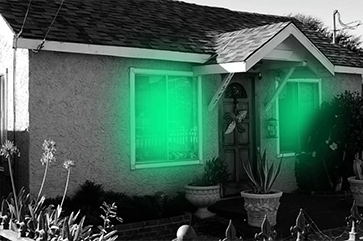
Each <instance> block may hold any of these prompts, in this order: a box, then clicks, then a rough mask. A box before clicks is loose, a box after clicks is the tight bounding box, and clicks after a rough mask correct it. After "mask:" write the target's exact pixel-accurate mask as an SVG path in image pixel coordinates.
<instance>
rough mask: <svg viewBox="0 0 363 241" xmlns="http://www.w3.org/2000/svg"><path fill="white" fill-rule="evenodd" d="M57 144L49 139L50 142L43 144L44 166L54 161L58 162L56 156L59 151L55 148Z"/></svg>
mask: <svg viewBox="0 0 363 241" xmlns="http://www.w3.org/2000/svg"><path fill="white" fill-rule="evenodd" d="M55 146H56V144H55V141H53V140H51V139H49V140H44V142H43V155H42V158H41V159H40V162H41V163H42V165H44V164H47V163H50V162H52V161H54V162H55V161H56V158H55V156H54V154H55V152H56V151H57V149H56V148H55Z"/></svg>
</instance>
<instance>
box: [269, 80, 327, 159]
mask: <svg viewBox="0 0 363 241" xmlns="http://www.w3.org/2000/svg"><path fill="white" fill-rule="evenodd" d="M287 82H295V83H296V82H298V83H312V84H314V83H316V84H318V92H319V107H320V106H321V104H322V90H321V82H322V79H320V78H316V79H313V78H306V79H305V78H298V79H288V80H287ZM287 82H286V83H287ZM278 86H279V82H278V81H275V89H277V87H278ZM284 87H285V86H284ZM275 109H276V112H275V118H276V119H277V120H278V124H277V133H280V120H279V112H280V110H279V98H276V102H275ZM276 151H277V157H278V158H281V157H292V156H296V153H292V152H289V153H281V150H280V135H278V136H277V138H276Z"/></svg>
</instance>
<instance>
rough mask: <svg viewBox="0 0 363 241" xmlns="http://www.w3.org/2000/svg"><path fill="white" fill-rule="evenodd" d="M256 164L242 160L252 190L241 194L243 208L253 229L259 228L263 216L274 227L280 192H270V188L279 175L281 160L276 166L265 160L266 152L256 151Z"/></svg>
mask: <svg viewBox="0 0 363 241" xmlns="http://www.w3.org/2000/svg"><path fill="white" fill-rule="evenodd" d="M257 153H258V154H257V160H256V162H254V161H252V160H251V161H250V160H242V163H243V168H244V169H245V171H246V173H247V176H248V178H249V180H250V181H251V183H252V185H253V189H251V190H245V191H242V192H241V196H242V197H243V198H244V208H245V209H246V211H247V219H248V224H249V225H250V226H253V227H261V224H262V222H263V219H264V217H265V215H267V219H268V221H269V222H270V224H271V225H272V226H274V225H276V215H277V210H278V208H279V205H280V197H281V196H282V192H281V191H278V190H272V189H271V188H272V186H273V184H274V183H275V181H276V178H277V176H278V175H279V173H280V169H281V162H282V158H281V159H280V160H279V162H278V163H277V165H275V163H274V162H271V163H270V162H269V161H267V160H266V150H265V151H264V152H263V155H262V156H261V153H260V152H259V150H258V151H257Z"/></svg>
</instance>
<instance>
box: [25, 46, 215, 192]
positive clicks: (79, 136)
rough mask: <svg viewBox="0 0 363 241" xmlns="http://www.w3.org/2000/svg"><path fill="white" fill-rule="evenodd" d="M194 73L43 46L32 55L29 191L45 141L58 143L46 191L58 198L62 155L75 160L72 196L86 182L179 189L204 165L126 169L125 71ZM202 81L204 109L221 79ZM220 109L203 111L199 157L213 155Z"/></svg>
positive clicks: (35, 184)
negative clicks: (44, 47)
mask: <svg viewBox="0 0 363 241" xmlns="http://www.w3.org/2000/svg"><path fill="white" fill-rule="evenodd" d="M130 67H139V68H152V69H165V70H184V71H191V65H190V64H186V63H177V62H166V61H154V60H153V61H151V60H138V59H125V58H116V57H107V56H94V55H81V54H67V53H56V52H47V51H41V52H39V53H30V68H29V69H30V88H29V89H30V105H29V107H30V128H29V133H30V190H31V192H32V193H36V192H37V191H38V189H39V186H40V183H41V178H42V175H43V170H44V168H43V167H42V166H41V164H40V162H39V159H40V157H41V152H42V150H41V145H42V142H43V140H44V139H46V138H52V139H54V140H55V141H56V142H57V156H58V161H57V163H52V164H51V167H50V170H49V174H48V176H47V181H46V185H45V189H44V192H43V193H46V194H47V196H56V195H61V194H62V191H63V188H64V185H65V180H66V170H65V169H63V168H62V165H61V163H62V162H63V160H64V159H66V158H70V159H73V160H75V162H76V167H75V168H74V169H72V174H71V181H70V187H69V193H70V194H72V193H74V191H75V190H76V188H78V187H79V185H81V184H83V183H84V182H85V181H86V180H91V181H94V182H95V183H99V184H102V185H103V187H104V188H105V189H106V190H113V191H120V192H121V191H122V192H126V193H129V194H153V193H155V192H157V191H164V192H166V193H175V192H176V191H181V190H183V186H184V185H185V184H186V183H188V182H189V181H190V179H191V177H192V176H193V175H194V174H195V173H196V172H197V171H199V170H201V168H202V165H192V166H179V167H164V168H151V169H139V170H130V141H129V140H130V136H129V134H130V130H129V125H130V121H129V120H130V116H129V98H130V91H129V86H130V81H129V68H130ZM213 78H214V79H203V103H202V105H203V106H207V105H208V101H209V100H210V99H211V96H212V95H213V93H214V92H213V90H214V89H216V88H217V86H216V82H217V80H218V78H215V77H213ZM216 130H217V111H216V110H215V111H213V112H208V111H207V110H206V108H204V109H203V133H204V137H203V138H204V140H205V141H204V158H205V159H209V158H211V157H213V156H215V155H216V154H217V150H218V148H217V147H218V141H217V131H216Z"/></svg>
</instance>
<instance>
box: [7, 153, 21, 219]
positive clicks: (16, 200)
mask: <svg viewBox="0 0 363 241" xmlns="http://www.w3.org/2000/svg"><path fill="white" fill-rule="evenodd" d="M6 159H8V165H9V172H10V180H11V186H12V188H13V194H14V203H15V210H16V216H17V217H16V218H17V221H18V222H20V220H19V219H20V213H19V207H18V197H17V195H16V190H15V184H14V177H13V170H12V168H11V160H10V157H8V158H6Z"/></svg>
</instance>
